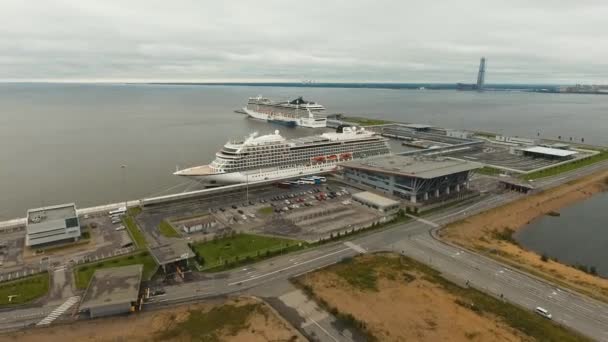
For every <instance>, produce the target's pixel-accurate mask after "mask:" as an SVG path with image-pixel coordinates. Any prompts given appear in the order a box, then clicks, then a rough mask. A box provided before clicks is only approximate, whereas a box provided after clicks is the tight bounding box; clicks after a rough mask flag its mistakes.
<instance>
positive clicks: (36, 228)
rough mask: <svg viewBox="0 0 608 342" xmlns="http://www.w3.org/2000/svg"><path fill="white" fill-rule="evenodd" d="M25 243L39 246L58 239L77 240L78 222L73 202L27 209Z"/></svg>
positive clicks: (78, 232)
mask: <svg viewBox="0 0 608 342" xmlns="http://www.w3.org/2000/svg"><path fill="white" fill-rule="evenodd" d="M25 231H26V235H25V245H26V246H28V247H30V246H39V245H44V244H49V243H54V242H59V241H77V240H78V239H79V238H80V222H79V220H78V214H77V213H76V205H75V204H74V203H70V204H61V205H55V206H51V207H44V208H37V209H30V210H28V211H27V223H26V226H25Z"/></svg>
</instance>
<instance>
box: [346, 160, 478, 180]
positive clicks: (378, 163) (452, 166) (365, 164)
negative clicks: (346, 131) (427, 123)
mask: <svg viewBox="0 0 608 342" xmlns="http://www.w3.org/2000/svg"><path fill="white" fill-rule="evenodd" d="M343 166H344V167H347V168H348V167H350V168H355V169H363V170H368V171H375V172H380V173H390V174H395V175H400V176H407V177H416V178H424V179H433V178H437V177H442V176H448V175H451V174H455V173H459V172H464V171H471V170H475V169H479V168H481V164H478V163H474V162H469V161H465V160H455V159H448V158H429V157H426V158H420V157H417V158H414V157H407V156H400V155H390V156H383V157H376V158H368V159H364V160H361V161H355V162H350V163H345V164H343Z"/></svg>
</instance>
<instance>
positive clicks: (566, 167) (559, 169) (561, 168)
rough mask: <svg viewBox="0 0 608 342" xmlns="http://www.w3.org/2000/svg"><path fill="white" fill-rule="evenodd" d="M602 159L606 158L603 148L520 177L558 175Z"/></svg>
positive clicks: (534, 177) (529, 178)
mask: <svg viewBox="0 0 608 342" xmlns="http://www.w3.org/2000/svg"><path fill="white" fill-rule="evenodd" d="M604 160H608V151H606V150H603V151H601V152H600V153H598V154H596V155H593V156H591V157H588V158H585V159H579V160H575V161H572V162H570V163H566V164H563V165H558V166H554V167H551V168H548V169H544V170H540V171H534V172H531V173H528V174H525V175H522V176H521V178H522V179H525V180H531V179H538V178H544V177H551V176H556V175H559V174H560V173H564V172H568V171H572V170H576V169H579V168H581V167H585V166H589V165H591V164H595V163H599V162H601V161H604Z"/></svg>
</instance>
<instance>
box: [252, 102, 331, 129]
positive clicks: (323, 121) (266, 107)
mask: <svg viewBox="0 0 608 342" xmlns="http://www.w3.org/2000/svg"><path fill="white" fill-rule="evenodd" d="M243 111H244V112H245V113H247V115H249V116H250V117H252V118H254V119H259V120H266V121H270V122H275V123H281V124H283V125H286V126H302V127H311V128H318V127H326V126H327V115H326V114H325V107H323V106H322V105H320V104H318V103H316V102H312V101H306V100H304V99H303V98H302V97H298V98H297V99H295V100H291V101H286V102H273V101H271V100H270V99H268V98H265V97H262V96H257V97H250V98H249V101H247V107H245V108H243Z"/></svg>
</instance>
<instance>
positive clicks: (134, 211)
mask: <svg viewBox="0 0 608 342" xmlns="http://www.w3.org/2000/svg"><path fill="white" fill-rule="evenodd" d="M141 212H142V209H141V208H140V207H131V208H129V209H127V213H128V214H129V216H133V217H135V216H137V215H139V214H140V213H141Z"/></svg>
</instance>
